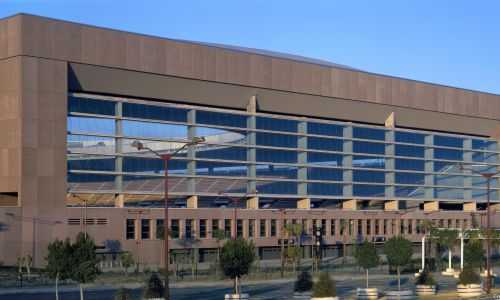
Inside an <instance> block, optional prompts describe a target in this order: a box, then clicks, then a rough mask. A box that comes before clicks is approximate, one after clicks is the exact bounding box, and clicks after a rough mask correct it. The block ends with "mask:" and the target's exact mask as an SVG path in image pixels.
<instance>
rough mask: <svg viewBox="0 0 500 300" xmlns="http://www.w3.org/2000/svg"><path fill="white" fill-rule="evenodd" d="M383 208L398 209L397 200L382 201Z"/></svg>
mask: <svg viewBox="0 0 500 300" xmlns="http://www.w3.org/2000/svg"><path fill="white" fill-rule="evenodd" d="M384 210H399V201H398V200H392V201H385V202H384Z"/></svg>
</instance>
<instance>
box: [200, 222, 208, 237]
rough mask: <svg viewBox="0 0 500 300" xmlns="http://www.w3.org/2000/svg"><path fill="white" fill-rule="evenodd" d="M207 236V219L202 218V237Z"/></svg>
mask: <svg viewBox="0 0 500 300" xmlns="http://www.w3.org/2000/svg"><path fill="white" fill-rule="evenodd" d="M206 237H207V220H204V219H201V220H200V239H204V238H206Z"/></svg>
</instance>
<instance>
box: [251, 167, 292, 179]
mask: <svg viewBox="0 0 500 300" xmlns="http://www.w3.org/2000/svg"><path fill="white" fill-rule="evenodd" d="M255 168H256V171H257V177H258V178H263V177H274V178H282V179H283V178H287V179H297V167H292V166H273V165H256V166H255Z"/></svg>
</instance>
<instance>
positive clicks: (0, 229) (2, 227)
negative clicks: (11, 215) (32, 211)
mask: <svg viewBox="0 0 500 300" xmlns="http://www.w3.org/2000/svg"><path fill="white" fill-rule="evenodd" d="M8 230H9V224H7V223H4V222H0V232H4V231H8Z"/></svg>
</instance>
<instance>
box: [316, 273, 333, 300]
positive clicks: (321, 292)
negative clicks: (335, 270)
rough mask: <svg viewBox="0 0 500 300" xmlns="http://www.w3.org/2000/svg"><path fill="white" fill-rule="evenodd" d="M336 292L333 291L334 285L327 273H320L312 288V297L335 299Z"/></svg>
mask: <svg viewBox="0 0 500 300" xmlns="http://www.w3.org/2000/svg"><path fill="white" fill-rule="evenodd" d="M336 295H337V292H336V290H335V284H334V282H333V280H332V279H330V275H329V274H328V273H322V274H321V275H320V276H319V280H318V282H317V283H316V284H314V287H313V293H312V296H313V297H318V298H321V297H335V296H336Z"/></svg>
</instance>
